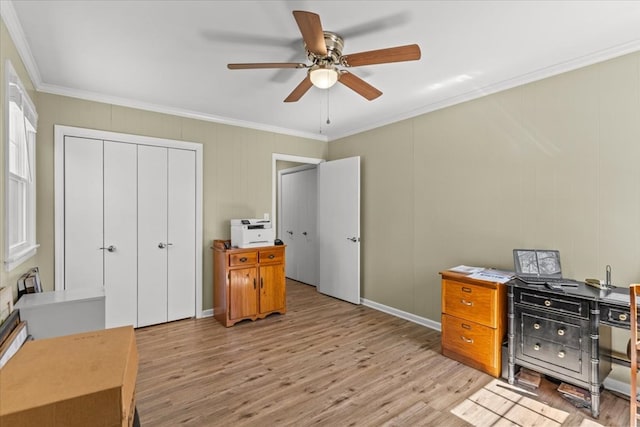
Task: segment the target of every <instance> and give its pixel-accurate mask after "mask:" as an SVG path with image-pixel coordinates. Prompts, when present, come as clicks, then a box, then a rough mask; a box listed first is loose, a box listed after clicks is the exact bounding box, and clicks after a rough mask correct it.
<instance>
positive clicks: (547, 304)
mask: <svg viewBox="0 0 640 427" xmlns="http://www.w3.org/2000/svg"><path fill="white" fill-rule="evenodd" d="M544 305H545V306H547V307H549V306H550V305H551V301H549V300H548V299H546V300H544Z"/></svg>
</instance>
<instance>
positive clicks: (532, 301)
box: [515, 289, 589, 319]
mask: <svg viewBox="0 0 640 427" xmlns="http://www.w3.org/2000/svg"><path fill="white" fill-rule="evenodd" d="M515 302H516V304H518V303H519V304H527V305H529V306H537V307H539V308H542V309H546V310H555V311H559V312H563V313H568V314H573V315H576V316H580V317H582V318H584V319H588V318H589V302H588V301H584V300H578V299H576V298H563V297H562V295H555V294H552V293H547V292H538V291H535V292H532V291H528V290H523V289H516V292H515Z"/></svg>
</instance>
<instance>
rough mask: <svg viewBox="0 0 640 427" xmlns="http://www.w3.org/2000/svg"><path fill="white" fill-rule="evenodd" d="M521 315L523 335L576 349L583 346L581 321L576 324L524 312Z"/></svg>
mask: <svg viewBox="0 0 640 427" xmlns="http://www.w3.org/2000/svg"><path fill="white" fill-rule="evenodd" d="M521 316H522V317H521V325H522V335H524V336H529V337H532V338H540V339H544V340H547V341H551V342H555V343H558V344H561V345H565V346H568V347H572V348H575V349H580V348H581V345H580V344H581V337H582V336H583V331H582V328H581V326H580V324H579V323H578V324H574V323H569V322H565V321H561V320H554V319H550V318H545V317H540V316H538V315H534V314H528V313H522V314H521Z"/></svg>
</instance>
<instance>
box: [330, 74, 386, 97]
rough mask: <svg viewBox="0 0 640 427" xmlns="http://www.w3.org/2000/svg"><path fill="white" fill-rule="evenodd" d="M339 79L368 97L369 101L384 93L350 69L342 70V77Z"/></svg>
mask: <svg viewBox="0 0 640 427" xmlns="http://www.w3.org/2000/svg"><path fill="white" fill-rule="evenodd" d="M338 81H339V82H340V83H342V84H343V85H345V86H347V87H348V88H349V89H352V90H353V91H355V92H357V93H358V94H360V95H361V96H363V97H365V98H367V99H368V100H369V101H373V100H374V99H376V98H377V97H379V96H380V95H382V92H380V91H379V90H378V89H376V88H375V87H373V86H371V85H370V84H369V83H367V82H365V81H364V80H362V79H361V78H360V77H358V76H356V75H354V74H351V73H350V72H348V71H344V70H342V71H341V72H340V78H339V79H338Z"/></svg>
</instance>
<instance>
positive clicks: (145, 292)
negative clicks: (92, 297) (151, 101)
mask: <svg viewBox="0 0 640 427" xmlns="http://www.w3.org/2000/svg"><path fill="white" fill-rule="evenodd" d="M167 243H168V242H167V148H164V147H152V146H147V145H139V146H138V326H139V327H142V326H148V325H154V324H157V323H163V322H166V321H167V250H166V245H167Z"/></svg>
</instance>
